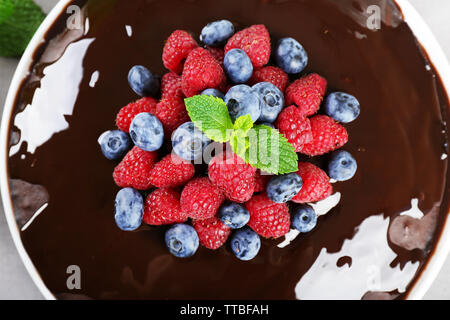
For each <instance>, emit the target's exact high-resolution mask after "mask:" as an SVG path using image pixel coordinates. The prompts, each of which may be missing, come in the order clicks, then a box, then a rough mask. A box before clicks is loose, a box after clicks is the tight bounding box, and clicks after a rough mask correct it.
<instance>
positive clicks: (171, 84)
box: [161, 72, 184, 99]
mask: <svg viewBox="0 0 450 320" xmlns="http://www.w3.org/2000/svg"><path fill="white" fill-rule="evenodd" d="M171 97H174V98H181V99H183V98H184V94H183V90H182V89H181V77H180V76H179V75H177V74H176V73H174V72H169V73H166V74H165V75H164V76H163V77H162V79H161V99H165V98H171Z"/></svg>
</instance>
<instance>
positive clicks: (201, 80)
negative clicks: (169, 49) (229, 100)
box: [181, 48, 226, 97]
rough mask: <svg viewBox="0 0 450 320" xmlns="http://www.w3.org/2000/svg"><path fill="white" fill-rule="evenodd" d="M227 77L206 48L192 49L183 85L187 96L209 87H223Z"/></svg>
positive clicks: (186, 64)
mask: <svg viewBox="0 0 450 320" xmlns="http://www.w3.org/2000/svg"><path fill="white" fill-rule="evenodd" d="M225 82H226V78H225V73H224V72H223V69H222V67H221V66H220V64H219V63H218V62H217V60H216V59H215V58H214V57H213V56H212V54H211V53H209V52H208V51H207V50H206V49H203V48H197V49H195V50H192V52H191V53H190V54H189V56H188V57H187V59H186V63H185V65H184V69H183V75H182V79H181V86H182V88H183V92H184V94H185V96H186V97H192V96H195V95H196V94H199V93H201V92H202V91H203V90H205V89H208V88H214V89H219V90H220V89H222V90H223V88H224V86H225Z"/></svg>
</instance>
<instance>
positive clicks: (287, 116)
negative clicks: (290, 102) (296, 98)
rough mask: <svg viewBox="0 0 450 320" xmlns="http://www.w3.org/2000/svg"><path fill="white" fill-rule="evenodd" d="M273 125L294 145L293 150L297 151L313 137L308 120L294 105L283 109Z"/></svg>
mask: <svg viewBox="0 0 450 320" xmlns="http://www.w3.org/2000/svg"><path fill="white" fill-rule="evenodd" d="M275 126H276V127H277V128H278V130H279V131H280V133H281V134H283V135H284V136H285V137H286V139H288V141H289V143H291V144H292V145H293V146H294V148H295V152H299V151H300V149H301V147H302V146H303V145H304V144H305V143H309V142H311V141H312V139H313V136H312V131H311V124H310V120H309V119H308V118H306V116H305V115H303V113H301V112H300V110H298V108H297V107H296V106H290V107H288V108H286V109H284V110H283V111H282V112H281V113H280V115H279V116H278V119H277V121H276V123H275Z"/></svg>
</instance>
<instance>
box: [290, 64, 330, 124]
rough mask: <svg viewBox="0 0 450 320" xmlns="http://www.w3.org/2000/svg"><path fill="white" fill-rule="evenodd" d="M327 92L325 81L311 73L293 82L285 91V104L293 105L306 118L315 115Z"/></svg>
mask: <svg viewBox="0 0 450 320" xmlns="http://www.w3.org/2000/svg"><path fill="white" fill-rule="evenodd" d="M326 90H327V80H325V79H324V78H322V77H321V76H319V75H317V74H315V73H313V74H310V75H308V76H306V77H303V78H301V79H298V80H297V81H295V82H293V83H292V84H291V85H290V86H289V87H288V88H287V89H286V104H287V105H290V104H295V105H297V107H298V108H299V110H300V111H301V112H302V113H303V114H304V115H306V116H311V115H313V114H315V113H316V112H317V111H318V110H319V108H320V104H321V103H322V100H323V96H324V95H325V92H326Z"/></svg>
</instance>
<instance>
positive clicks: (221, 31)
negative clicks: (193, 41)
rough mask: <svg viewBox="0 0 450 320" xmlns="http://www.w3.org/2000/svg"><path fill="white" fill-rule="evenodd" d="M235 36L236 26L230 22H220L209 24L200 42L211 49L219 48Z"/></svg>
mask: <svg viewBox="0 0 450 320" xmlns="http://www.w3.org/2000/svg"><path fill="white" fill-rule="evenodd" d="M233 34H234V26H233V24H232V23H231V22H230V21H228V20H219V21H214V22H211V23H208V24H207V25H206V26H205V27H204V28H203V29H202V32H201V34H200V40H201V41H202V42H203V43H204V44H206V45H208V46H211V47H217V46H220V45H222V44H225V42H226V41H227V40H228V39H229V38H230V37H231V36H232V35H233Z"/></svg>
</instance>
